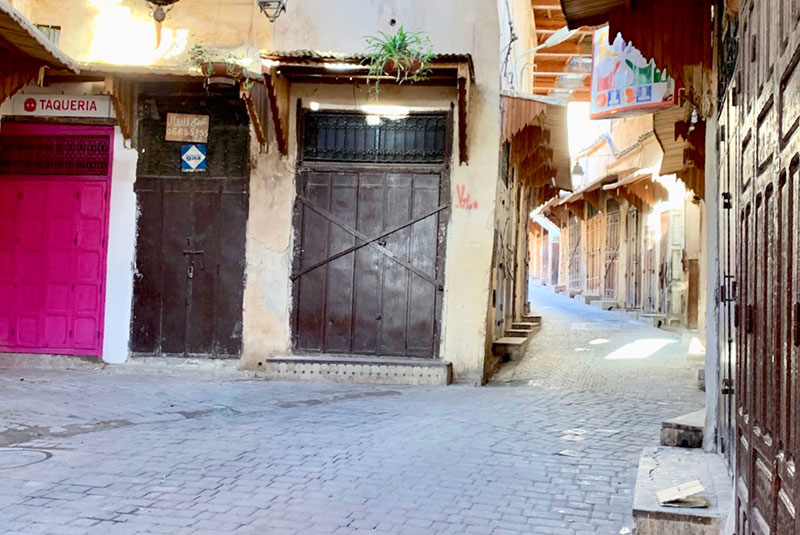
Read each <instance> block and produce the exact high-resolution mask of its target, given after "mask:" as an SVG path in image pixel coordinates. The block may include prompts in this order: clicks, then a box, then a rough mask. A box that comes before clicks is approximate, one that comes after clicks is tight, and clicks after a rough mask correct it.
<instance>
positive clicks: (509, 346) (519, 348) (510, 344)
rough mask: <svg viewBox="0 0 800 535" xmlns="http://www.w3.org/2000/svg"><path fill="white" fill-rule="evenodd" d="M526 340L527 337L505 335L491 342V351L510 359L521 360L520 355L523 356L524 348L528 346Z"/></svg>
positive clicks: (527, 339)
mask: <svg viewBox="0 0 800 535" xmlns="http://www.w3.org/2000/svg"><path fill="white" fill-rule="evenodd" d="M528 341H529V337H525V338H517V337H510V336H505V337H503V338H498V339H497V340H495V341H494V342H493V343H492V353H493V354H495V355H497V356H498V357H503V358H508V359H510V360H515V361H516V360H522V357H524V356H525V350H526V349H527V348H528Z"/></svg>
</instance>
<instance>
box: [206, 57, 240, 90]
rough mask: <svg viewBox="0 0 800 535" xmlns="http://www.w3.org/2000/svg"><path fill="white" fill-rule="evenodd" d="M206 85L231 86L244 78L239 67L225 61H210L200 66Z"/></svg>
mask: <svg viewBox="0 0 800 535" xmlns="http://www.w3.org/2000/svg"><path fill="white" fill-rule="evenodd" d="M200 70H201V71H202V72H203V76H205V77H206V83H207V84H208V85H219V86H233V85H236V83H237V82H238V81H239V80H241V79H242V77H243V76H244V69H243V68H242V66H241V65H237V64H235V63H228V62H225V61H212V62H208V63H203V64H202V65H200Z"/></svg>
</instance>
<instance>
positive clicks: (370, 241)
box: [291, 197, 450, 289]
mask: <svg viewBox="0 0 800 535" xmlns="http://www.w3.org/2000/svg"><path fill="white" fill-rule="evenodd" d="M300 202H301V203H302V204H303V206H305V207H307V208H309V209H311V210H313V211H314V212H316V213H318V214H319V215H321V216H322V217H324V218H325V219H327V220H328V221H330V222H331V223H333V224H334V225H336V226H338V227H340V228H342V229H343V230H345V231H346V232H347V233H349V234H352V235H353V236H355V237H356V238H357V239H359V240H362V243H357V244H355V245H353V246H351V247H348V248H347V249H344V250H342V251H339V252H338V253H336V254H333V255H331V256H329V257H328V258H326V259H324V260H320V261H319V262H316V263H314V264H312V265H311V266H308V267H307V268H305V269H303V270H302V271H300V272H299V273H296V274H294V275H292V277H291V278H292V281H295V280H297V279H298V278H300V277H302V276H303V275H305V274H306V273H308V272H309V271H313V270H315V269H317V268H318V267H321V266H324V265H325V264H328V263H330V262H333V261H334V260H336V259H337V258H341V257H343V256H345V255H348V254H350V253H352V252H354V251H357V250H359V249H361V248H362V247H366V246H370V247H372V248H374V249H377V250H378V251H380V252H381V253H382V254H383V255H384V256H386V257H388V258H390V259H391V260H394V261H395V262H397V263H398V264H400V265H401V266H403V267H404V268H406V269H407V270H409V271H411V272H412V273H414V274H415V275H417V276H418V277H419V278H421V279H423V280H425V281H427V282H429V283H431V284H433V285H434V286H435V287H436V288H437V289H441V288H442V284H441V282H440V281H438V280H436V279H434V278H433V277H431V276H430V275H428V274H427V273H425V272H424V271H422V270H420V269H419V268H417V267H414V266H413V265H411V264H410V263H408V262H406V261H405V260H403V259H401V258H397V257H396V256H395V255H394V253H392V252H391V251H390V250H389V249H387V248H386V247H383V246H382V245H379V244H377V243H375V242H377V241H378V240H380V239H382V238H385V237H386V236H389V235H391V234H394V233H395V232H398V231H400V230H403V229H404V228H408V227H410V226H412V225H414V224H416V223H419V222H420V221H422V220H424V219H427V218H429V217H431V216H434V215H436V214H438V213H439V212H441V211H442V210H445V209H447V208H449V207H450V205H449V204H443V205H441V206H439V207H438V208H436V209H435V210H432V211H430V212H428V213H426V214H423V215H421V216H419V217H417V218H416V219H412V220H411V221H408V222H406V223H403V224H402V225H398V226H396V227H393V228H390V229H389V230H386V231H384V232H382V233H380V234H378V235H377V236H374V237H372V238H370V237H369V236H367V235H366V234H364V233H363V232H360V231H358V230H356V229H354V228H353V227H351V226H350V225H347V224H345V223H342V222H341V221H339V220H337V219H336V218H335V217H334V216H333V214H331V213H329V212H328V211H326V210H323V209H322V208H318V207H316V206H314V205H313V204H311V203H310V202H308V201H307V200H306V199H303V198H302V197H301V198H300Z"/></svg>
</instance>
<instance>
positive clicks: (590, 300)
mask: <svg viewBox="0 0 800 535" xmlns="http://www.w3.org/2000/svg"><path fill="white" fill-rule="evenodd" d="M602 300H603V298H602V297H601V296H599V295H584V296H583V302H584V303H586V304H587V305H591V304H592V303H594V302H595V301H602Z"/></svg>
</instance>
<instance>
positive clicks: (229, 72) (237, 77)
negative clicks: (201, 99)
mask: <svg viewBox="0 0 800 535" xmlns="http://www.w3.org/2000/svg"><path fill="white" fill-rule="evenodd" d="M189 57H190V58H191V60H192V63H194V64H195V65H196V66H197V67H199V68H200V71H201V72H202V73H203V76H205V77H206V84H208V85H222V86H226V85H230V86H232V85H236V84H237V83H240V82H242V83H247V82H248V81H251V79H252V77H253V75H252V74H250V73H248V72H247V70H246V69H245V67H244V65H242V63H243V62H244V57H243V56H242V57H239V56H236V55H235V54H233V53H230V52H229V53H227V54H224V55H223V54H218V53H214V52H211V51H209V50H208V49H207V48H205V47H204V46H203V45H201V44H195V45H192V46H191V47H190V48H189ZM250 87H252V83H250Z"/></svg>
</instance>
